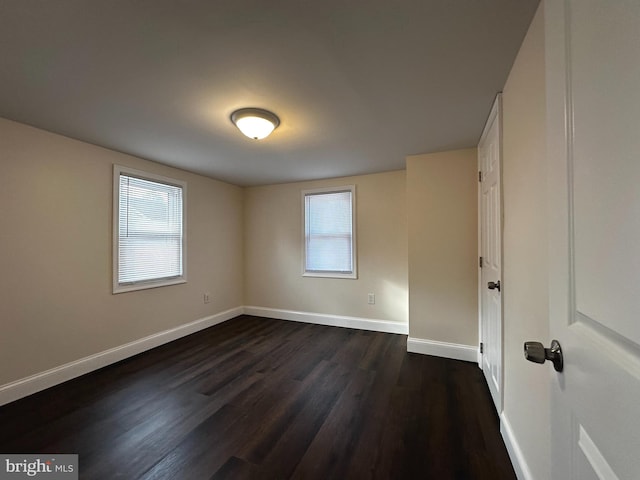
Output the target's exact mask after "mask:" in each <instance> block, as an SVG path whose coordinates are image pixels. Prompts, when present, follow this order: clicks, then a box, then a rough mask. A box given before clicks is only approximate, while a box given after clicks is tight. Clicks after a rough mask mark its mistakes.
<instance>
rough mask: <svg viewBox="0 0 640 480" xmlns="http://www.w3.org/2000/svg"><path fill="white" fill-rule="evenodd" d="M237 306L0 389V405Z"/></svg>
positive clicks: (218, 319)
mask: <svg viewBox="0 0 640 480" xmlns="http://www.w3.org/2000/svg"><path fill="white" fill-rule="evenodd" d="M242 313H243V308H242V307H237V308H232V309H230V310H226V311H224V312H220V313H217V314H215V315H210V316H208V317H204V318H201V319H198V320H194V321H193V322H189V323H186V324H184V325H180V326H179V327H175V328H171V329H169V330H165V331H164V332H159V333H154V334H153V335H149V336H148V337H144V338H141V339H139V340H135V341H133V342H129V343H127V344H125V345H121V346H119V347H115V348H111V349H109V350H105V351H103V352H100V353H96V354H94V355H90V356H88V357H85V358H81V359H79V360H75V361H73V362H69V363H67V364H64V365H60V366H58V367H55V368H52V369H50V370H47V371H45V372H41V373H37V374H35V375H31V376H30V377H26V378H22V379H20V380H16V381H15V382H11V383H7V384H5V385H2V386H0V406H1V405H5V404H7V403H9V402H13V401H14V400H18V399H20V398H23V397H26V396H28V395H31V394H33V393H36V392H39V391H41V390H44V389H46V388H49V387H53V386H54V385H58V384H60V383H62V382H66V381H67V380H71V379H72V378H76V377H79V376H80V375H84V374H85V373H89V372H92V371H94V370H97V369H99V368H102V367H105V366H107V365H111V364H112V363H115V362H119V361H120V360H124V359H125V358H129V357H131V356H133V355H137V354H139V353H142V352H145V351H147V350H150V349H152V348H155V347H158V346H160V345H164V344H165V343H168V342H171V341H173V340H177V339H178V338H181V337H184V336H186V335H190V334H192V333H195V332H198V331H200V330H203V329H205V328H209V327H212V326H213V325H217V324H218V323H222V322H225V321H227V320H230V319H232V318H234V317H237V316H238V315H242Z"/></svg>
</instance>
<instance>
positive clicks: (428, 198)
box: [407, 148, 478, 346]
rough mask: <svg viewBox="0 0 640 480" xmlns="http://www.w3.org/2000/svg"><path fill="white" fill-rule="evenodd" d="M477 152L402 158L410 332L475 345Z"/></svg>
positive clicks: (476, 340)
mask: <svg viewBox="0 0 640 480" xmlns="http://www.w3.org/2000/svg"><path fill="white" fill-rule="evenodd" d="M477 188H478V186H477V151H476V149H475V148H470V149H465V150H456V151H450V152H441V153H431V154H425V155H414V156H410V157H407V215H408V224H409V336H410V337H413V338H419V339H426V340H436V341H440V342H449V343H457V344H461V345H474V346H475V345H477V344H478V282H477V252H478V240H477V238H478V232H477V215H478V210H477V208H478V207H477V192H478V190H477Z"/></svg>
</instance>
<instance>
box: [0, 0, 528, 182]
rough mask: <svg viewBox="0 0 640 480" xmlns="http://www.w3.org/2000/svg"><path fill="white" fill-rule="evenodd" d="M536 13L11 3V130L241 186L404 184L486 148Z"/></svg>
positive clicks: (387, 0)
mask: <svg viewBox="0 0 640 480" xmlns="http://www.w3.org/2000/svg"><path fill="white" fill-rule="evenodd" d="M537 4H538V0H482V1H481V0H396V1H393V0H341V1H337V0H320V1H309V0H271V1H266V0H228V1H222V0H186V1H185V0H182V1H180V0H52V1H43V0H0V116H2V117H5V118H9V119H12V120H17V121H20V122H23V123H27V124H30V125H34V126H37V127H40V128H43V129H46V130H50V131H53V132H56V133H60V134H63V135H67V136H69V137H73V138H77V139H80V140H84V141H87V142H90V143H94V144H96V145H102V146H105V147H108V148H111V149H114V150H118V151H122V152H126V153H130V154H133V155H138V156H141V157H144V158H148V159H151V160H155V161H158V162H161V163H165V164H168V165H173V166H176V167H180V168H184V169H187V170H191V171H194V172H198V173H201V174H204V175H208V176H211V177H214V178H218V179H221V180H225V181H228V182H231V183H234V184H237V185H259V184H269V183H281V182H290V181H297V180H308V179H316V178H328V177H337V176H345V175H355V174H365V173H374V172H382V171H388V170H396V169H402V168H404V157H405V156H406V155H409V154H416V153H426V152H435V151H440V150H448V149H456V148H465V147H471V146H475V145H476V144H477V142H478V138H479V136H480V133H481V130H482V127H483V125H484V121H485V119H486V117H487V115H488V113H489V109H490V106H491V103H492V101H493V98H494V95H495V94H496V92H498V91H499V90H500V89H501V88H502V86H503V85H504V82H505V80H506V77H507V74H508V72H509V69H510V67H511V65H512V63H513V60H514V58H515V55H516V53H517V51H518V48H519V46H520V43H521V42H522V39H523V38H524V35H525V32H526V29H527V27H528V25H529V23H530V21H531V18H532V16H533V13H534V11H535V8H536V6H537ZM241 107H261V108H266V109H268V110H271V111H273V112H275V113H276V114H277V115H278V116H279V117H280V120H281V125H280V127H279V128H278V129H277V130H276V131H275V132H274V133H273V134H272V135H271V136H270V137H269V138H267V139H265V140H262V141H254V140H250V139H248V138H246V137H244V136H243V135H242V134H240V132H239V131H238V130H237V129H236V128H235V127H234V126H233V124H232V123H231V122H230V120H229V115H230V114H231V112H232V111H233V110H235V109H237V108H241Z"/></svg>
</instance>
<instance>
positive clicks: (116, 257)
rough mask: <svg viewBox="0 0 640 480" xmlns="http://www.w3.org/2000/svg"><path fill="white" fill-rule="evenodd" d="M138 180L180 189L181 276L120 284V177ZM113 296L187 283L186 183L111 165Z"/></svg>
mask: <svg viewBox="0 0 640 480" xmlns="http://www.w3.org/2000/svg"><path fill="white" fill-rule="evenodd" d="M121 175H125V176H129V177H134V178H139V179H141V180H148V181H151V182H156V183H162V184H165V185H171V186H174V187H180V188H181V189H182V275H180V276H176V277H163V278H158V279H152V280H142V281H139V282H132V283H120V281H119V278H118V273H119V267H120V228H119V224H120V176H121ZM112 229H113V240H112V243H113V245H112V246H113V262H112V263H113V272H112V279H113V294H117V293H124V292H132V291H136V290H147V289H150V288H158V287H165V286H169V285H178V284H182V283H187V182H186V181H184V180H178V179H175V178H169V177H165V176H162V175H157V174H155V173H149V172H146V171H143V170H137V169H134V168H129V167H125V166H122V165H116V164H114V165H113V222H112Z"/></svg>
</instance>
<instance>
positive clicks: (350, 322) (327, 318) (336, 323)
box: [244, 306, 409, 335]
mask: <svg viewBox="0 0 640 480" xmlns="http://www.w3.org/2000/svg"><path fill="white" fill-rule="evenodd" d="M244 313H245V314H247V315H255V316H257V317H267V318H277V319H279V320H292V321H295V322H304V323H315V324H319V325H329V326H332V327H345V328H358V329H360V330H371V331H374V332H384V333H399V334H402V335H407V334H408V333H409V325H407V324H406V323H398V322H389V321H385V320H374V319H369V318H361V317H345V316H341V315H327V314H323V313H309V312H296V311H294V310H282V309H278V308H266V307H254V306H245V307H244Z"/></svg>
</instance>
